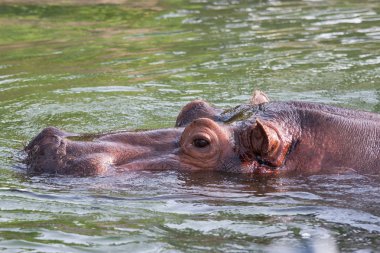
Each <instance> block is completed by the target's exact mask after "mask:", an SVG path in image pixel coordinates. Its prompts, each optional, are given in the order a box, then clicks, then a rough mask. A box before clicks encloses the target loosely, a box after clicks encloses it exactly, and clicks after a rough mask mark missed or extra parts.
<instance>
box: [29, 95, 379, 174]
mask: <svg viewBox="0 0 380 253" xmlns="http://www.w3.org/2000/svg"><path fill="white" fill-rule="evenodd" d="M24 150H25V152H26V159H25V163H26V165H27V166H26V167H27V171H28V172H30V173H33V174H36V173H37V174H38V173H51V174H65V175H77V176H89V175H99V174H106V173H110V172H127V171H135V170H168V169H171V170H185V171H222V172H234V173H250V174H253V175H279V174H280V175H281V174H282V175H310V174H316V173H342V172H346V171H356V172H359V173H365V174H380V115H379V114H376V113H371V112H364V111H358V110H352V109H345V108H339V107H335V106H331V105H326V104H320V103H310V102H297V101H285V102H281V101H273V102H272V101H269V99H268V97H267V96H266V95H265V94H264V93H263V92H260V91H255V92H254V94H253V96H252V97H251V100H250V102H249V103H248V102H247V103H246V104H242V105H239V106H236V107H234V108H232V109H227V110H222V109H218V108H215V107H214V106H212V105H210V104H209V103H207V102H205V101H203V100H195V101H192V102H190V103H188V104H187V105H185V106H184V107H183V108H182V110H181V111H180V113H179V115H178V117H177V120H176V122H175V126H174V127H173V128H166V129H157V130H148V131H121V132H115V133H107V134H98V135H80V134H74V133H69V132H65V131H62V130H59V129H57V128H55V127H47V128H45V129H43V130H42V131H41V132H40V133H39V134H38V135H37V136H36V137H35V138H34V139H32V140H31V142H30V143H29V144H28V145H27V146H26V147H25V149H24Z"/></svg>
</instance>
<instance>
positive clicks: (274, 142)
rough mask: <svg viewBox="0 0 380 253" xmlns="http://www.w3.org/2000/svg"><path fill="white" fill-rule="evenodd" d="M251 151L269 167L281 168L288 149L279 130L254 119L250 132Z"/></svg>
mask: <svg viewBox="0 0 380 253" xmlns="http://www.w3.org/2000/svg"><path fill="white" fill-rule="evenodd" d="M251 147H252V151H253V152H254V153H255V154H257V155H259V156H260V157H261V158H262V159H263V160H264V161H265V162H267V163H268V164H269V165H271V166H276V167H278V166H281V165H282V164H283V162H284V159H285V155H286V153H287V151H288V148H289V143H288V142H287V141H286V138H285V136H284V134H283V133H282V131H281V129H280V128H278V127H277V126H276V125H274V124H272V123H269V122H265V121H262V120H259V119H256V123H255V124H254V125H253V128H252V132H251Z"/></svg>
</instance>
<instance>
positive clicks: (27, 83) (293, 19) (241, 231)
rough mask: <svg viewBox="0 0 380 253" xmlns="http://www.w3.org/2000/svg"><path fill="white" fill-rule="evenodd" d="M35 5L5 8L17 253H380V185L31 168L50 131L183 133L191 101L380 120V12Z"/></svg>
mask: <svg viewBox="0 0 380 253" xmlns="http://www.w3.org/2000/svg"><path fill="white" fill-rule="evenodd" d="M23 2H26V1H19V2H18V4H15V1H0V3H2V4H0V56H1V57H0V115H1V117H0V128H1V129H2V132H1V134H0V203H1V206H0V238H1V239H0V250H1V251H4V252H20V251H21V252H23V251H31V252H67V251H69V252H87V251H94V252H105V251H123V252H138V251H143V252H202V251H212V252H220V251H224V252H245V251H250V252H313V250H314V252H360V253H362V252H378V251H380V211H379V210H380V208H379V207H380V198H379V196H380V187H379V181H380V179H379V178H369V177H366V176H359V175H333V176H331V175H328V176H311V177H306V178H278V179H263V180H257V179H254V178H249V177H246V176H239V175H230V174H221V173H192V174H191V173H190V174H187V173H179V172H173V171H171V172H154V173H153V172H131V173H125V174H123V175H120V176H119V177H117V178H115V177H90V178H73V177H51V176H36V177H28V176H27V175H25V173H24V172H23V167H22V164H20V163H19V162H18V160H19V159H20V158H21V154H20V152H19V151H20V150H21V149H22V148H23V145H25V144H26V143H27V141H28V140H30V139H31V138H32V137H33V136H34V135H35V134H36V133H38V132H39V131H40V130H41V129H42V128H43V127H46V126H49V125H53V126H57V127H60V128H63V129H65V130H67V131H72V132H78V133H98V132H109V131H116V130H125V129H135V128H139V129H148V128H149V129H151V128H162V127H169V126H173V125H174V120H175V118H176V116H177V113H178V111H179V110H180V108H181V107H182V106H183V105H184V104H185V103H186V102H188V101H191V100H193V99H196V98H203V99H206V100H208V101H210V102H212V103H213V104H215V105H216V106H220V107H225V108H231V107H232V106H235V105H237V104H240V103H244V102H245V101H247V100H248V99H249V96H250V94H251V91H252V90H253V88H258V89H262V90H264V91H266V92H267V93H268V95H269V96H270V98H272V99H273V100H304V101H316V102H324V103H329V104H334V105H339V106H344V107H350V108H357V109H363V110H368V111H373V112H380V44H379V39H380V5H379V3H378V1H377V0H373V1H371V0H363V1H360V2H358V1H353V0H351V1H349V0H348V1H347V0H334V1H312V0H309V1H306V0H305V1H298V0H295V1H269V0H268V1H237V0H231V1H224V0H221V1H211V0H188V1H179V0H166V1H144V3H136V2H137V1H125V2H126V3H124V4H119V2H123V1H111V2H113V3H117V4H115V5H111V4H108V5H95V4H92V5H89V4H88V3H91V2H92V3H94V2H95V1H84V2H83V3H84V4H83V5H78V4H73V3H71V2H73V1H54V3H55V5H51V4H50V5H49V4H46V3H48V1H42V3H45V4H30V5H25V4H23ZM30 2H31V1H29V3H30ZM32 2H33V1H32ZM5 3H8V4H5ZM317 250H319V251H317Z"/></svg>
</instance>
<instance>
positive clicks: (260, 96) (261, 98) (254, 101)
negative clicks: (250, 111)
mask: <svg viewBox="0 0 380 253" xmlns="http://www.w3.org/2000/svg"><path fill="white" fill-rule="evenodd" d="M268 102H269V98H268V96H267V94H265V93H264V92H262V91H260V90H255V91H254V92H253V93H252V97H251V99H250V101H249V103H250V104H251V105H261V104H265V103H268Z"/></svg>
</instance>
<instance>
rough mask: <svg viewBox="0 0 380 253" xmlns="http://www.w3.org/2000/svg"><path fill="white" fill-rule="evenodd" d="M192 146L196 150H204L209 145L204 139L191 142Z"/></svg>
mask: <svg viewBox="0 0 380 253" xmlns="http://www.w3.org/2000/svg"><path fill="white" fill-rule="evenodd" d="M193 145H194V146H195V147H197V148H204V147H207V146H208V145H210V142H209V141H208V140H205V139H195V140H193Z"/></svg>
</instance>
